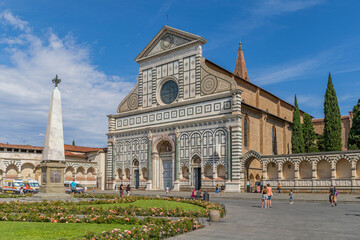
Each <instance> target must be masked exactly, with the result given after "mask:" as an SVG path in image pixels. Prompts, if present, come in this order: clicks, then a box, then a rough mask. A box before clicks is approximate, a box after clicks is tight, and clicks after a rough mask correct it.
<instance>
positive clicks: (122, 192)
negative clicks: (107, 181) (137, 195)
mask: <svg viewBox="0 0 360 240" xmlns="http://www.w3.org/2000/svg"><path fill="white" fill-rule="evenodd" d="M119 191H120V197H121V198H122V197H123V196H124V185H122V184H120V187H119Z"/></svg>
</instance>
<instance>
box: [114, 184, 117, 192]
mask: <svg viewBox="0 0 360 240" xmlns="http://www.w3.org/2000/svg"><path fill="white" fill-rule="evenodd" d="M116 187H117V184H116V183H115V186H114V190H115V191H116Z"/></svg>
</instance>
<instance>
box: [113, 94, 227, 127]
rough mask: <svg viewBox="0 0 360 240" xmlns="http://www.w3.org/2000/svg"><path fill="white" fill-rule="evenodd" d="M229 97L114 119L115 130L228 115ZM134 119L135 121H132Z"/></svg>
mask: <svg viewBox="0 0 360 240" xmlns="http://www.w3.org/2000/svg"><path fill="white" fill-rule="evenodd" d="M231 99H232V98H231V97H230V98H224V99H218V100H211V101H207V102H202V103H196V104H189V105H188V106H182V107H176V108H172V109H171V114H170V113H169V110H158V111H153V112H151V113H143V114H138V115H133V116H130V117H122V118H118V119H116V130H123V129H127V128H129V127H131V128H133V127H134V126H135V127H142V126H147V125H151V124H154V123H156V124H161V123H167V122H175V121H179V120H180V121H182V120H186V119H194V118H201V117H209V116H215V115H218V114H219V113H222V114H224V113H230V112H231V111H232V109H231V108H229V106H231ZM203 109H204V111H203ZM134 118H136V121H135V120H134Z"/></svg>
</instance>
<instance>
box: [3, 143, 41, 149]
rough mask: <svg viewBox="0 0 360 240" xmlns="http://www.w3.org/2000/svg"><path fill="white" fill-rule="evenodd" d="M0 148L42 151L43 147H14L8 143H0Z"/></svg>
mask: <svg viewBox="0 0 360 240" xmlns="http://www.w3.org/2000/svg"><path fill="white" fill-rule="evenodd" d="M0 147H2V148H19V149H30V150H42V149H43V147H37V146H31V145H15V144H8V143H0Z"/></svg>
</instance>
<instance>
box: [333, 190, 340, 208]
mask: <svg viewBox="0 0 360 240" xmlns="http://www.w3.org/2000/svg"><path fill="white" fill-rule="evenodd" d="M334 189H335V196H334V204H335V206H337V196H338V194H339V192H338V190H336V187H334Z"/></svg>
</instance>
